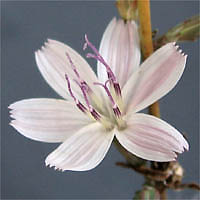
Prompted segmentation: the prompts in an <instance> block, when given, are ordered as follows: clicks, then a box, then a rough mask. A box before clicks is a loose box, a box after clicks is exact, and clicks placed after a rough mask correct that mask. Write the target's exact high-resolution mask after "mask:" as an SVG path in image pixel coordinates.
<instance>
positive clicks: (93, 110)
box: [74, 80, 101, 120]
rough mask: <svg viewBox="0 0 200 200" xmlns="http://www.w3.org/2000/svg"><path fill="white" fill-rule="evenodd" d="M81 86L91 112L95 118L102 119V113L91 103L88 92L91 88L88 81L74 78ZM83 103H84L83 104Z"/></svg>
mask: <svg viewBox="0 0 200 200" xmlns="http://www.w3.org/2000/svg"><path fill="white" fill-rule="evenodd" d="M74 81H75V82H76V83H77V84H78V85H79V87H80V89H81V91H82V93H83V97H84V99H85V102H86V104H87V107H88V109H86V110H89V112H90V113H91V115H92V116H93V117H94V119H95V120H100V118H101V116H100V114H99V113H98V112H97V111H96V110H95V109H94V108H93V106H92V105H91V104H90V101H89V99H88V94H90V91H91V90H90V88H89V86H88V85H87V83H86V82H85V81H82V82H79V81H77V80H74ZM81 105H82V104H81Z"/></svg>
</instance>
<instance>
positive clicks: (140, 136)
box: [116, 113, 189, 162]
mask: <svg viewBox="0 0 200 200" xmlns="http://www.w3.org/2000/svg"><path fill="white" fill-rule="evenodd" d="M127 119H128V122H127V125H128V127H127V129H125V130H123V131H121V132H116V137H117V139H118V140H119V142H120V143H121V145H122V146H124V147H125V148H126V149H127V150H128V151H130V152H131V153H133V154H135V155H136V156H138V157H141V158H143V159H146V160H153V161H158V162H167V161H172V160H175V158H176V153H175V152H177V153H182V152H183V151H184V148H185V149H187V150H188V148H189V146H188V143H187V141H186V140H185V139H184V137H183V136H182V135H181V134H180V133H179V132H178V131H177V130H176V129H175V128H173V127H172V126H170V125H169V124H168V123H166V122H164V121H163V120H161V119H158V118H156V117H154V116H151V115H146V114H141V113H140V114H139V113H138V114H132V115H130V116H128V117H127Z"/></svg>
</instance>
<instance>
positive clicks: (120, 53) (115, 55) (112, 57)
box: [97, 18, 140, 87]
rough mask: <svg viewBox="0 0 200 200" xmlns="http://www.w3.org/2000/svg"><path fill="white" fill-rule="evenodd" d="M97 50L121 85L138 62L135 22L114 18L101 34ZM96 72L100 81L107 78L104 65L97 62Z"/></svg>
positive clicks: (137, 40) (136, 66)
mask: <svg viewBox="0 0 200 200" xmlns="http://www.w3.org/2000/svg"><path fill="white" fill-rule="evenodd" d="M99 51H100V54H101V55H102V57H103V58H104V59H105V61H106V62H107V64H108V65H109V66H110V67H111V69H112V70H113V72H114V74H115V75H116V77H117V79H118V82H119V83H120V85H121V87H123V86H124V84H125V83H126V81H127V80H128V78H129V77H130V76H131V74H132V73H133V72H134V71H135V70H136V69H137V68H138V66H139V63H140V46H139V36H138V28H137V24H136V23H135V22H134V21H127V22H126V23H124V21H123V20H121V19H120V20H118V21H117V20H116V18H114V19H113V20H112V21H111V22H110V23H109V25H108V27H107V28H106V30H105V32H104V34H103V37H102V40H101V44H100V49H99ZM97 73H98V77H99V79H100V80H101V81H102V82H105V81H106V80H107V79H108V77H107V73H106V70H105V67H104V66H103V65H102V64H101V63H99V62H98V68H97Z"/></svg>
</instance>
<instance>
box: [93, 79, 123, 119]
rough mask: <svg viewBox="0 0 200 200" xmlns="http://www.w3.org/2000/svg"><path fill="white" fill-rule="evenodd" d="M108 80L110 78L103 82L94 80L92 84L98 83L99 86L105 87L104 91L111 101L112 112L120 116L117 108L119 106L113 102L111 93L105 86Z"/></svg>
mask: <svg viewBox="0 0 200 200" xmlns="http://www.w3.org/2000/svg"><path fill="white" fill-rule="evenodd" d="M108 82H110V80H107V81H106V82H105V84H102V83H97V82H95V83H94V85H100V86H102V87H103V88H104V89H105V91H106V93H107V95H108V97H109V99H110V101H111V103H112V108H113V112H114V114H115V116H117V117H120V116H121V112H120V110H119V107H118V106H117V104H116V103H115V100H114V99H113V97H112V95H111V93H110V91H109V89H108V87H107V83H108Z"/></svg>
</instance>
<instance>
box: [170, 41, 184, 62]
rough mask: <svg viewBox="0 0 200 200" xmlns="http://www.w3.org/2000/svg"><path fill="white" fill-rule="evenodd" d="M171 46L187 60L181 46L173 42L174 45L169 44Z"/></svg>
mask: <svg viewBox="0 0 200 200" xmlns="http://www.w3.org/2000/svg"><path fill="white" fill-rule="evenodd" d="M169 44H171V45H173V47H174V48H175V50H176V52H177V53H178V54H179V55H181V56H183V57H185V59H186V58H187V55H186V54H185V53H184V52H183V50H182V49H181V48H180V46H179V45H177V44H176V42H172V43H169Z"/></svg>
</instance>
